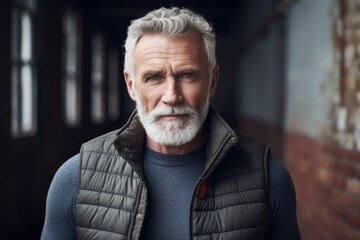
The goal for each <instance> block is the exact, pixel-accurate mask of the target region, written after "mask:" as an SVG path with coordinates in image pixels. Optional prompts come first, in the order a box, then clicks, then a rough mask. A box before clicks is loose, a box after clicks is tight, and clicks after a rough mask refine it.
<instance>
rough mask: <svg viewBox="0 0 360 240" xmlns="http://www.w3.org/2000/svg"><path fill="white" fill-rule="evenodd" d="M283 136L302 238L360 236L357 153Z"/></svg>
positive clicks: (305, 138) (359, 185) (359, 170)
mask: <svg viewBox="0 0 360 240" xmlns="http://www.w3.org/2000/svg"><path fill="white" fill-rule="evenodd" d="M285 139H286V144H285V146H286V149H285V159H288V161H286V163H287V167H288V169H289V172H290V174H291V176H292V178H293V181H294V185H295V189H296V193H297V201H298V216H299V222H300V224H301V231H302V237H303V239H305V240H307V239H309V240H310V239H348V240H355V239H356V240H358V239H360V238H359V229H360V226H359V225H360V219H359V215H360V179H359V175H360V173H359V172H360V167H359V165H360V164H359V163H358V160H357V159H360V153H355V152H354V151H349V150H345V149H341V148H340V147H339V146H336V145H334V144H332V143H330V144H328V143H320V142H319V141H316V140H314V139H311V138H307V137H304V136H301V135H297V134H288V135H286V138H285Z"/></svg>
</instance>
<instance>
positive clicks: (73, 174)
mask: <svg viewBox="0 0 360 240" xmlns="http://www.w3.org/2000/svg"><path fill="white" fill-rule="evenodd" d="M79 163H80V155H79V154H77V155H75V156H73V157H72V158H70V159H68V160H67V161H66V162H65V163H63V165H61V167H60V168H59V169H58V170H57V172H56V174H55V176H54V179H53V182H52V184H57V185H60V186H58V187H61V186H64V185H66V186H67V185H68V184H69V183H71V184H74V183H76V181H77V178H78V173H79V166H80V165H79Z"/></svg>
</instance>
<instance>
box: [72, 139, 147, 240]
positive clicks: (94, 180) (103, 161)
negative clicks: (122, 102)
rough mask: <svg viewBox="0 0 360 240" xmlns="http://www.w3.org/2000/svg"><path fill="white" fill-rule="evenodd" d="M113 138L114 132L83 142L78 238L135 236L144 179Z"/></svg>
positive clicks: (78, 200)
mask: <svg viewBox="0 0 360 240" xmlns="http://www.w3.org/2000/svg"><path fill="white" fill-rule="evenodd" d="M114 138H115V132H112V133H110V134H107V135H105V136H103V137H101V138H98V139H95V140H92V141H90V142H88V143H86V144H84V145H83V146H82V149H81V174H80V185H79V189H78V196H77V207H76V225H77V226H76V231H77V239H87V240H89V239H114V240H115V239H129V238H130V239H131V238H132V237H129V233H130V231H131V230H132V227H133V225H134V223H135V221H136V214H138V212H136V211H135V210H134V209H138V208H139V207H138V205H139V201H138V199H139V195H140V194H141V191H142V189H141V186H142V184H141V182H142V181H141V180H140V178H139V176H138V175H137V173H136V172H135V171H134V169H133V168H132V167H131V166H130V165H129V164H128V163H127V162H126V161H124V159H122V158H121V157H120V155H119V154H118V153H117V151H116V149H115V148H114V146H113V144H112V141H113V140H114ZM143 211H145V209H143Z"/></svg>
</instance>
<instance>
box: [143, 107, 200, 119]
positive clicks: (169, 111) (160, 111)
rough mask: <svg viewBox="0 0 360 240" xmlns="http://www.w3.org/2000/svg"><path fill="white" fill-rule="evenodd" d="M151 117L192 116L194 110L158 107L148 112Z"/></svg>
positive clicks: (189, 108)
mask: <svg viewBox="0 0 360 240" xmlns="http://www.w3.org/2000/svg"><path fill="white" fill-rule="evenodd" d="M149 113H150V114H151V115H152V116H153V117H160V116H163V115H184V114H193V113H194V110H193V109H192V108H191V107H189V106H168V105H160V106H158V107H156V108H155V109H153V110H152V111H150V112H149Z"/></svg>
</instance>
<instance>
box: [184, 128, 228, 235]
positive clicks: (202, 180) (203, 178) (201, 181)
mask: <svg viewBox="0 0 360 240" xmlns="http://www.w3.org/2000/svg"><path fill="white" fill-rule="evenodd" d="M232 137H235V136H234V135H233V134H229V135H228V137H227V138H226V140H225V141H224V143H223V144H222V145H221V146H220V148H221V149H220V151H219V153H218V154H217V156H216V157H215V160H214V161H213V162H212V163H211V164H210V166H209V167H208V168H207V169H206V170H205V172H204V173H203V174H202V175H201V177H200V178H199V180H198V181H197V183H196V185H195V188H194V190H193V194H192V198H191V203H190V215H189V216H190V221H189V224H190V231H189V232H190V238H189V239H193V227H192V223H193V222H192V215H193V205H194V199H195V192H196V190H197V189H198V188H199V187H198V185H199V184H201V185H203V186H202V188H206V187H207V183H208V179H207V178H208V177H209V176H208V175H209V172H210V170H212V169H213V166H214V164H215V163H216V162H217V161H218V157H219V155H221V154H222V153H223V152H224V151H225V150H226V149H228V148H227V147H226V146H227V145H228V143H229V142H231V139H232ZM204 184H206V185H204ZM200 190H203V191H204V189H200ZM204 198H205V196H204Z"/></svg>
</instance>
